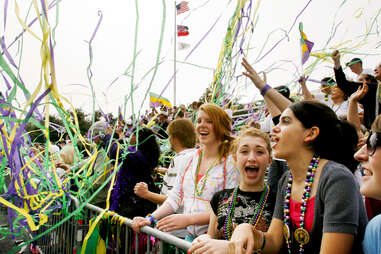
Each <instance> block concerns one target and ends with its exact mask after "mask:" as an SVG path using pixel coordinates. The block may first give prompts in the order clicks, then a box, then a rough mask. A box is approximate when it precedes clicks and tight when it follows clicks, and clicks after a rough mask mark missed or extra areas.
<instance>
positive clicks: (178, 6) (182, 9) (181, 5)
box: [176, 1, 189, 15]
mask: <svg viewBox="0 0 381 254" xmlns="http://www.w3.org/2000/svg"><path fill="white" fill-rule="evenodd" d="M176 11H177V15H179V14H181V13H184V12H186V11H189V7H188V2H185V1H181V3H179V4H176Z"/></svg>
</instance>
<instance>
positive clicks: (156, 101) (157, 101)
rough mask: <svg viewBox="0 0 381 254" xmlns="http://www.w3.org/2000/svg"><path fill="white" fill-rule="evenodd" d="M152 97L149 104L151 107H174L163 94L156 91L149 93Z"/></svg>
mask: <svg viewBox="0 0 381 254" xmlns="http://www.w3.org/2000/svg"><path fill="white" fill-rule="evenodd" d="M149 96H150V99H149V105H150V107H154V108H156V107H159V106H161V105H164V106H167V107H172V104H171V103H170V102H169V100H168V99H167V98H164V97H163V96H160V95H158V94H156V93H152V92H150V93H149Z"/></svg>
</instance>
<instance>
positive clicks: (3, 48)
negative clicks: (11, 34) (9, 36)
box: [0, 36, 19, 69]
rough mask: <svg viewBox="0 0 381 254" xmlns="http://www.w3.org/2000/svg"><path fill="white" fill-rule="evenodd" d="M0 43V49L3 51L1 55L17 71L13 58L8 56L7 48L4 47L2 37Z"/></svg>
mask: <svg viewBox="0 0 381 254" xmlns="http://www.w3.org/2000/svg"><path fill="white" fill-rule="evenodd" d="M0 42H1V48H2V50H3V55H5V57H6V58H7V59H8V60H9V62H10V63H11V64H12V65H13V66H14V67H15V68H16V69H19V68H18V67H17V65H16V63H15V62H14V61H13V58H12V56H11V55H10V54H9V52H8V50H7V47H6V46H5V39H4V36H2V37H1V39H0Z"/></svg>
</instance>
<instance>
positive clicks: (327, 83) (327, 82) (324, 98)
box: [298, 77, 336, 107]
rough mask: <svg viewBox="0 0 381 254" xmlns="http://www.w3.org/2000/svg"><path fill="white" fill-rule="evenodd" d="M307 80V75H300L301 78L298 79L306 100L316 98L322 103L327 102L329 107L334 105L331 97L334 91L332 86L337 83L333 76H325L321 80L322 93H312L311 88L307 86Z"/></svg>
mask: <svg viewBox="0 0 381 254" xmlns="http://www.w3.org/2000/svg"><path fill="white" fill-rule="evenodd" d="M306 80H307V79H306V78H305V77H300V79H299V80H298V81H299V84H300V86H301V88H302V94H303V99H304V100H305V101H312V100H314V99H315V100H317V101H320V102H321V103H324V104H326V105H327V106H328V107H332V105H333V102H332V99H331V93H332V87H333V86H334V85H335V84H336V82H335V80H334V79H333V78H331V77H325V78H323V79H322V80H321V81H320V82H321V86H320V91H321V93H318V94H316V95H312V94H311V92H310V90H309V89H308V88H307V85H306Z"/></svg>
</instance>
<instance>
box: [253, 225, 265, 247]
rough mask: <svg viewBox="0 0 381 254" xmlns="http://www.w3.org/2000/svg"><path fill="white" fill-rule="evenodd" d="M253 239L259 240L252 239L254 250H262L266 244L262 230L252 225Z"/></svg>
mask: <svg viewBox="0 0 381 254" xmlns="http://www.w3.org/2000/svg"><path fill="white" fill-rule="evenodd" d="M252 230H253V236H254V239H260V240H259V241H254V250H257V251H263V249H264V248H265V245H266V237H265V233H264V232H263V231H259V230H256V229H255V228H254V227H252Z"/></svg>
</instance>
